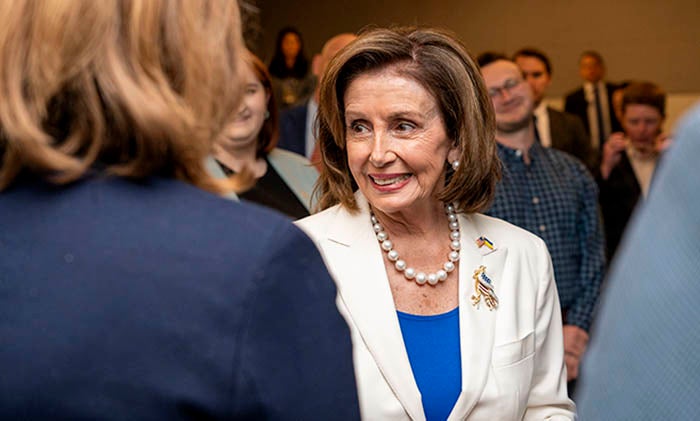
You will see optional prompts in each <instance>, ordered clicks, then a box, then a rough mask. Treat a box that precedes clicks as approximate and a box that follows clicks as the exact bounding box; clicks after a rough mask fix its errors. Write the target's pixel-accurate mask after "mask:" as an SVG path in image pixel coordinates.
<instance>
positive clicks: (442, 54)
mask: <svg viewBox="0 0 700 421" xmlns="http://www.w3.org/2000/svg"><path fill="white" fill-rule="evenodd" d="M318 119H319V120H318V121H319V143H320V148H321V155H322V160H323V169H322V172H321V177H320V182H319V186H320V190H321V192H320V193H321V197H320V206H321V207H322V208H323V209H324V210H323V211H322V212H319V213H317V214H315V215H312V216H310V217H308V218H305V219H302V220H301V221H299V222H298V224H299V226H300V227H302V228H303V229H304V230H305V231H306V232H307V233H308V234H309V235H310V236H311V237H312V238H313V239H314V240H315V241H316V243H317V245H318V246H319V248H320V249H321V250H322V252H323V254H324V257H325V260H326V263H327V265H328V267H329V269H330V270H331V273H332V274H333V275H334V278H335V281H336V284H337V285H338V300H337V303H338V307H339V308H340V310H341V313H342V314H343V315H344V316H345V317H346V320H347V321H348V323H349V324H350V330H351V332H352V339H353V345H354V362H355V373H356V377H357V385H358V392H359V397H360V410H361V413H362V417H363V418H364V419H367V420H414V421H416V420H426V419H427V420H445V419H448V420H464V419H474V420H523V419H526V420H544V419H557V420H572V419H573V418H574V412H573V411H574V405H573V403H572V402H571V401H570V400H569V399H568V397H567V395H566V374H565V367H564V349H563V339H562V324H561V309H560V308H559V301H558V298H557V292H556V286H555V284H554V277H553V274H552V265H551V259H550V257H549V253H548V251H547V248H546V246H545V244H544V242H543V241H542V240H541V239H539V238H538V237H536V236H535V235H532V234H530V233H528V232H526V231H525V230H522V229H520V228H517V227H515V226H513V225H511V224H508V223H506V222H504V221H501V220H498V219H494V218H491V217H488V216H484V215H482V214H480V213H479V212H480V211H481V210H483V209H486V208H487V207H488V205H489V204H490V202H491V200H492V198H493V195H494V192H495V187H496V182H497V181H498V179H499V177H500V168H501V163H500V161H499V159H498V155H497V148H496V141H495V119H494V112H493V107H492V105H491V98H490V97H489V94H488V92H487V90H486V87H485V85H484V82H483V80H482V78H481V74H480V72H479V68H478V66H477V64H476V63H475V62H474V61H473V60H472V59H471V58H470V56H469V55H468V54H467V53H466V51H465V50H464V47H463V46H462V45H461V43H460V42H459V41H457V40H456V38H454V36H453V35H450V34H447V33H445V32H442V31H438V30H432V29H411V28H407V29H395V30H387V29H377V30H373V31H369V32H366V33H364V34H361V35H360V36H359V38H357V39H356V40H355V41H353V42H352V43H351V44H350V45H348V46H347V47H345V48H344V49H343V50H341V52H339V53H338V55H336V56H335V57H334V58H333V59H332V61H331V62H330V64H329V65H328V67H327V68H326V72H325V73H324V76H323V80H322V82H321V91H320V102H319V115H318Z"/></svg>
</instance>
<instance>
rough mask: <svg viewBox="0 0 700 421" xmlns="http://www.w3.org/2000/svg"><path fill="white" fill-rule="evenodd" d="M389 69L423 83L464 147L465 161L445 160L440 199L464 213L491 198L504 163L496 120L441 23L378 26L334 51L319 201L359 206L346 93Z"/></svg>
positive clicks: (324, 83) (468, 62)
mask: <svg viewBox="0 0 700 421" xmlns="http://www.w3.org/2000/svg"><path fill="white" fill-rule="evenodd" d="M387 68H391V69H393V70H395V71H396V72H397V73H398V74H400V75H402V76H405V77H409V78H411V79H413V80H415V81H417V82H418V83H420V84H421V85H422V86H423V87H424V88H425V89H426V90H427V91H428V92H430V93H431V94H432V96H433V97H434V98H435V101H436V102H437V105H438V108H439V110H440V114H441V116H442V121H443V122H444V124H445V129H446V132H447V134H448V136H449V138H450V139H451V140H452V141H453V142H454V143H455V145H457V146H459V147H460V149H461V156H460V157H459V161H460V164H461V165H460V166H459V169H458V170H457V171H454V172H453V171H452V169H451V168H450V166H449V165H445V171H446V175H447V177H446V179H447V182H446V185H445V188H444V189H443V190H442V191H441V192H440V194H439V197H437V199H438V200H441V201H443V202H446V203H456V204H457V205H458V208H459V211H461V212H477V211H481V210H483V209H485V208H486V207H487V206H488V205H489V204H490V202H491V201H492V200H493V196H494V194H495V188H496V183H497V181H498V180H499V179H500V175H501V164H500V161H499V159H498V153H497V147H496V139H495V134H496V123H495V117H494V112H493V106H492V104H491V98H490V97H489V96H488V93H487V91H486V86H485V85H484V82H483V79H482V77H481V73H480V72H479V67H478V66H477V64H476V63H475V62H474V61H473V60H472V58H471V57H470V56H469V54H467V52H466V51H465V49H464V46H463V45H462V44H461V43H460V42H459V41H458V40H457V39H456V38H455V37H454V36H453V35H452V34H450V33H447V32H444V31H441V30H436V29H419V28H396V29H373V30H370V31H369V32H365V33H362V34H360V36H359V37H358V38H357V39H356V40H355V41H353V42H352V43H351V44H349V45H348V46H347V47H345V49H343V50H342V51H341V52H340V53H339V54H338V55H336V56H335V57H334V58H333V60H331V62H330V64H329V65H328V67H327V69H326V73H325V74H324V76H323V78H322V79H321V90H320V100H319V108H318V117H317V124H318V142H319V145H320V149H321V158H322V164H323V167H322V169H321V175H320V178H319V181H318V183H317V187H316V188H317V190H318V193H320V201H319V205H318V207H319V208H320V209H325V208H327V207H330V206H333V205H335V204H338V203H340V204H342V205H343V206H344V207H346V208H347V209H349V210H351V211H354V210H357V203H356V202H355V197H354V195H353V191H354V190H356V189H357V184H356V183H355V180H354V179H353V178H352V174H351V173H350V169H349V167H348V160H347V152H346V150H345V115H344V114H345V110H344V102H343V101H344V100H343V98H344V95H345V91H346V90H347V88H348V86H349V85H350V84H351V83H352V81H353V80H355V78H357V77H358V76H360V75H362V74H365V73H369V72H373V71H377V70H379V69H387Z"/></svg>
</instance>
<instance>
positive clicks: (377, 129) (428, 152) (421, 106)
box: [344, 68, 459, 214]
mask: <svg viewBox="0 0 700 421" xmlns="http://www.w3.org/2000/svg"><path fill="white" fill-rule="evenodd" d="M344 103H345V134H346V144H347V154H348V163H349V166H350V171H351V172H352V176H353V177H354V179H355V181H356V182H357V185H358V186H359V188H360V190H361V191H362V193H363V194H364V195H365V197H366V198H367V200H368V201H369V203H370V204H372V206H373V207H374V208H375V209H376V210H379V211H380V212H382V213H385V214H393V213H401V212H405V211H408V212H410V211H411V210H417V209H421V208H425V207H426V206H429V207H432V206H434V205H435V203H436V199H435V195H436V194H437V193H438V192H439V191H440V190H441V189H442V188H443V187H444V184H445V163H446V162H447V161H452V160H455V159H458V158H459V149H458V148H457V147H455V146H454V145H453V142H452V141H451V140H450V139H449V138H448V137H447V134H446V132H445V127H444V123H443V119H442V116H441V114H440V110H439V107H438V104H437V102H436V101H435V98H433V96H432V95H431V94H430V93H429V92H428V91H427V90H425V89H424V88H423V87H422V86H421V85H420V84H419V83H418V82H416V81H415V80H413V79H409V78H406V77H403V76H399V75H398V74H397V73H396V72H394V71H392V69H391V68H389V69H384V70H381V71H379V72H370V73H365V74H363V75H361V76H359V77H357V78H355V80H353V81H352V82H351V83H350V85H349V86H348V88H347V90H346V92H345V97H344Z"/></svg>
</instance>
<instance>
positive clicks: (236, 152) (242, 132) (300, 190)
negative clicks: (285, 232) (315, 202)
mask: <svg viewBox="0 0 700 421" xmlns="http://www.w3.org/2000/svg"><path fill="white" fill-rule="evenodd" d="M244 61H245V66H244V67H243V68H242V69H241V80H242V81H243V82H244V87H245V89H244V92H243V100H242V101H241V105H240V106H239V108H238V110H237V111H236V113H234V115H233V116H232V119H231V122H230V123H229V124H227V126H226V127H225V129H224V131H223V134H222V135H221V136H219V137H218V138H217V140H216V142H215V143H214V149H213V157H214V159H216V162H217V164H218V171H217V169H216V168H215V171H214V172H213V173H214V174H216V175H218V176H219V177H223V176H226V177H231V178H232V179H233V181H234V182H235V184H236V190H237V191H238V196H239V197H240V198H241V199H244V200H248V201H251V202H255V203H258V204H261V205H264V206H267V207H269V208H272V209H275V210H277V211H280V212H282V213H284V214H286V215H287V216H289V217H291V218H293V219H298V218H301V217H304V216H308V215H309V210H310V209H311V206H312V193H313V188H314V184H315V183H316V180H317V178H318V172H317V171H316V169H314V168H313V166H312V165H311V163H310V162H309V160H308V159H306V158H304V157H303V156H300V155H297V154H295V153H293V152H289V151H286V150H283V149H279V148H276V147H275V146H276V144H277V139H278V137H279V130H278V124H277V121H278V120H277V114H278V112H277V107H276V105H275V100H276V98H275V96H274V95H273V93H272V84H271V80H270V74H269V73H268V72H267V69H266V68H265V65H264V64H263V62H262V61H261V60H260V59H259V58H258V57H256V56H255V55H253V54H252V53H250V52H246V53H245V54H244Z"/></svg>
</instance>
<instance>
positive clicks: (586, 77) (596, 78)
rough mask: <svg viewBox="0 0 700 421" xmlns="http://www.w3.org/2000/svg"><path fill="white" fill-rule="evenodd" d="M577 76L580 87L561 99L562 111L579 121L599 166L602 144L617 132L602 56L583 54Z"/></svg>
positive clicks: (610, 90) (589, 52)
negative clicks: (581, 84) (586, 134)
mask: <svg viewBox="0 0 700 421" xmlns="http://www.w3.org/2000/svg"><path fill="white" fill-rule="evenodd" d="M579 75H580V76H581V79H583V86H582V87H580V88H578V89H576V90H575V91H573V92H570V93H569V94H567V95H566V98H565V99H564V111H566V112H568V113H571V114H574V115H577V116H579V118H580V119H581V121H583V125H584V126H585V127H586V131H587V132H588V135H589V136H590V139H591V146H592V148H593V150H594V151H595V154H596V158H597V159H596V160H597V162H600V157H601V151H602V149H603V144H604V143H605V141H606V140H607V138H608V136H610V134H611V133H613V132H616V131H619V130H621V126H620V122H619V121H618V120H617V118H616V117H615V113H614V111H613V106H612V93H613V91H614V90H615V85H614V84H612V83H610V82H606V81H605V80H604V78H605V63H604V62H603V56H601V55H600V53H598V52H596V51H584V52H583V53H582V54H581V57H580V59H579Z"/></svg>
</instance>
